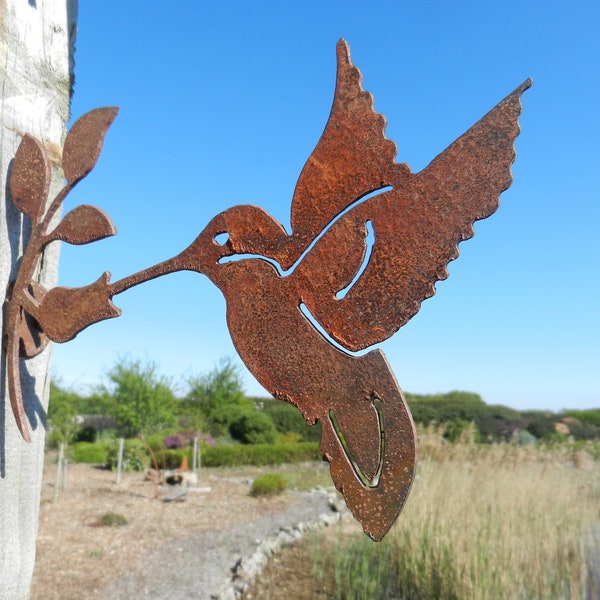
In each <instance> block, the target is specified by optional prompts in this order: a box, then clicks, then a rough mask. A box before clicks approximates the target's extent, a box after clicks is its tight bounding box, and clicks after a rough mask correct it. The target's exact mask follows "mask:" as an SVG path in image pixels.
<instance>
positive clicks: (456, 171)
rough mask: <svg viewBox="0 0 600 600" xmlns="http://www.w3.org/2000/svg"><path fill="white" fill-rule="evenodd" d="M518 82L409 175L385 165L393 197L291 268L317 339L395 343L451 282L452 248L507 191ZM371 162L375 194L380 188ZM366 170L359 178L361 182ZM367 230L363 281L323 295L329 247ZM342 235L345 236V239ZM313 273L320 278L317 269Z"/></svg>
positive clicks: (352, 216) (376, 200)
mask: <svg viewBox="0 0 600 600" xmlns="http://www.w3.org/2000/svg"><path fill="white" fill-rule="evenodd" d="M530 85H531V80H527V81H525V82H524V83H523V84H522V85H521V86H519V87H518V88H517V89H516V90H515V91H514V92H513V93H511V94H510V95H509V96H507V97H506V98H505V99H504V100H502V101H501V102H500V103H499V104H498V105H497V106H496V107H495V108H493V109H492V110H491V111H490V112H489V113H488V114H487V115H486V116H484V117H483V118H482V119H481V120H480V121H479V122H477V123H476V124H475V125H473V127H471V128H470V129H469V130H468V131H467V132H466V133H465V134H463V135H462V136H461V137H459V138H458V139H457V140H456V141H455V142H453V143H452V144H451V145H450V146H449V147H448V148H447V149H446V150H444V151H443V152H442V153H441V154H440V155H438V156H437V157H436V158H434V159H433V160H432V161H431V163H430V164H429V165H428V166H427V167H426V168H425V169H423V170H422V171H420V172H419V173H416V174H412V173H410V172H407V171H406V170H405V169H401V170H400V169H397V168H395V167H398V166H400V165H394V164H391V165H390V167H389V170H388V174H389V178H388V179H387V180H386V183H387V184H388V185H391V186H392V188H393V189H391V190H390V191H386V192H383V193H381V194H379V195H377V196H374V197H371V198H368V199H366V200H365V201H364V202H362V203H358V204H357V205H356V206H355V207H354V208H352V209H351V210H349V211H348V212H347V213H346V214H344V215H342V216H341V217H340V218H339V219H338V220H337V221H335V223H334V224H333V225H332V226H331V228H330V230H328V232H327V236H324V237H323V238H322V240H320V241H319V242H318V243H317V244H315V246H314V247H313V248H312V249H311V250H310V252H309V254H308V255H307V257H305V258H304V259H303V261H302V262H301V263H300V264H299V265H298V269H297V271H298V275H299V276H301V277H302V279H301V281H302V286H303V287H302V298H303V301H304V303H305V304H306V306H307V308H308V309H309V310H310V312H311V313H312V315H313V316H314V317H315V319H316V320H317V321H318V322H319V323H320V324H321V325H322V327H323V328H324V330H325V331H326V332H327V333H328V334H329V335H330V336H331V337H332V338H333V339H335V340H336V341H337V342H339V343H340V344H342V345H343V346H344V347H346V348H347V349H349V350H354V351H355V350H361V349H364V348H367V347H369V346H371V345H373V344H375V343H378V342H381V341H383V340H385V339H387V338H388V337H390V336H391V335H393V334H394V333H395V332H396V331H397V330H398V329H399V328H400V327H401V326H402V325H404V324H405V323H406V322H407V321H408V320H409V319H410V318H411V317H413V316H414V315H415V314H416V313H417V312H418V310H419V308H420V305H421V302H422V301H423V300H425V299H426V298H429V297H430V296H432V295H433V294H434V293H435V282H436V281H438V280H442V279H445V278H446V277H447V276H448V271H447V264H448V263H449V262H450V261H451V260H454V259H455V258H457V256H458V244H459V243H460V242H461V241H463V240H466V239H468V238H470V237H472V236H473V234H474V231H473V223H474V222H475V221H476V220H478V219H483V218H485V217H488V216H489V215H491V214H492V213H493V212H495V210H496V209H497V208H498V205H499V196H500V194H501V192H503V191H504V190H506V189H507V188H508V187H509V186H510V184H511V182H512V176H511V171H510V168H511V164H512V163H513V161H514V159H515V151H514V141H515V139H516V137H517V135H518V134H519V126H518V117H519V114H520V112H521V102H520V97H521V94H522V93H523V92H524V91H525V90H526V89H527V88H529V87H530ZM381 170H382V166H381V163H380V161H379V159H378V160H377V161H376V162H375V166H374V169H373V174H372V184H371V185H368V184H367V183H366V182H362V185H364V190H365V191H366V190H370V189H372V188H374V187H376V186H377V185H380V184H381V181H382V178H381V172H382V171H381ZM368 172H369V165H368V164H364V165H363V167H362V170H361V177H362V176H363V174H365V177H366V174H368ZM367 222H370V223H371V224H372V227H373V230H374V236H375V241H374V245H373V249H372V252H371V256H370V257H369V261H368V263H367V264H366V267H365V268H364V271H363V272H362V274H361V275H360V277H359V278H358V279H357V281H356V282H355V283H354V285H353V286H352V287H351V288H350V289H349V291H348V292H347V293H346V295H345V296H344V297H343V299H338V297H336V293H335V292H336V291H337V290H336V289H333V288H331V287H329V288H327V287H326V286H324V285H323V281H324V274H323V271H324V270H325V269H326V268H327V265H328V260H329V257H328V248H331V246H332V244H331V242H330V243H328V244H326V243H324V240H325V239H326V237H329V238H330V239H333V238H335V244H334V245H337V246H338V247H342V248H343V247H344V244H345V243H346V241H345V240H347V241H349V242H350V243H355V241H356V239H358V238H359V237H360V233H359V232H360V230H361V228H364V226H365V223H367ZM347 232H352V233H350V234H348V233H347ZM309 256H310V260H307V259H308V257H309ZM319 265H320V268H316V267H318V266H319Z"/></svg>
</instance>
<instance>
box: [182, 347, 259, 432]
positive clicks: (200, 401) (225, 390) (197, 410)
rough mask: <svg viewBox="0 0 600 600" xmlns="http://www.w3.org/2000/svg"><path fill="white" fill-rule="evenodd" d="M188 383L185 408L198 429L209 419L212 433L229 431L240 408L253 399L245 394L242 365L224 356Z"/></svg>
mask: <svg viewBox="0 0 600 600" xmlns="http://www.w3.org/2000/svg"><path fill="white" fill-rule="evenodd" d="M188 386H189V391H188V393H187V395H186V397H185V400H184V401H183V402H182V409H183V411H184V413H185V414H186V415H189V417H190V419H191V421H192V422H193V423H194V428H195V429H201V428H202V427H203V425H204V423H205V422H206V424H207V425H208V428H209V429H210V433H211V434H212V435H213V436H221V435H223V434H226V433H228V432H229V427H230V425H231V423H232V422H233V421H234V420H235V419H236V418H237V416H238V415H239V414H240V411H245V410H247V409H251V408H252V402H251V401H250V400H249V399H248V398H246V396H245V395H244V391H243V387H242V378H241V375H240V373H239V369H238V367H237V366H236V365H235V364H234V363H233V361H232V360H231V359H229V358H226V359H222V360H221V361H220V363H219V365H218V366H216V367H215V368H214V369H213V370H212V371H210V372H209V373H207V374H205V375H200V376H195V377H190V378H189V379H188Z"/></svg>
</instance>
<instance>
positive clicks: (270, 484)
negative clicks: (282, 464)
mask: <svg viewBox="0 0 600 600" xmlns="http://www.w3.org/2000/svg"><path fill="white" fill-rule="evenodd" d="M286 488H287V480H286V479H285V477H284V476H283V475H276V474H274V473H267V474H266V475H261V476H260V477H257V478H256V479H255V480H254V481H253V482H252V488H251V489H250V495H251V496H254V497H256V496H275V495H276V494H281V492H283V491H284V490H285V489H286Z"/></svg>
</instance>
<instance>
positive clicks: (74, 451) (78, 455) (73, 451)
mask: <svg viewBox="0 0 600 600" xmlns="http://www.w3.org/2000/svg"><path fill="white" fill-rule="evenodd" d="M107 454H108V446H107V445H106V444H99V443H90V442H76V443H74V444H73V445H71V446H69V448H68V449H67V456H68V458H69V460H71V461H72V462H75V463H89V464H98V465H100V464H106V460H107Z"/></svg>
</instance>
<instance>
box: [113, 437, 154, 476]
mask: <svg viewBox="0 0 600 600" xmlns="http://www.w3.org/2000/svg"><path fill="white" fill-rule="evenodd" d="M118 458H119V444H118V442H117V441H115V442H113V443H112V444H111V445H110V446H109V448H108V451H107V453H106V466H107V467H108V468H109V469H110V470H111V471H116V470H117V463H118ZM149 463H150V457H149V455H148V449H147V447H146V445H145V444H144V442H142V440H138V439H133V440H125V443H124V444H123V462H122V465H121V468H122V469H123V471H143V470H144V469H146V468H147V467H148V465H149Z"/></svg>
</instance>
